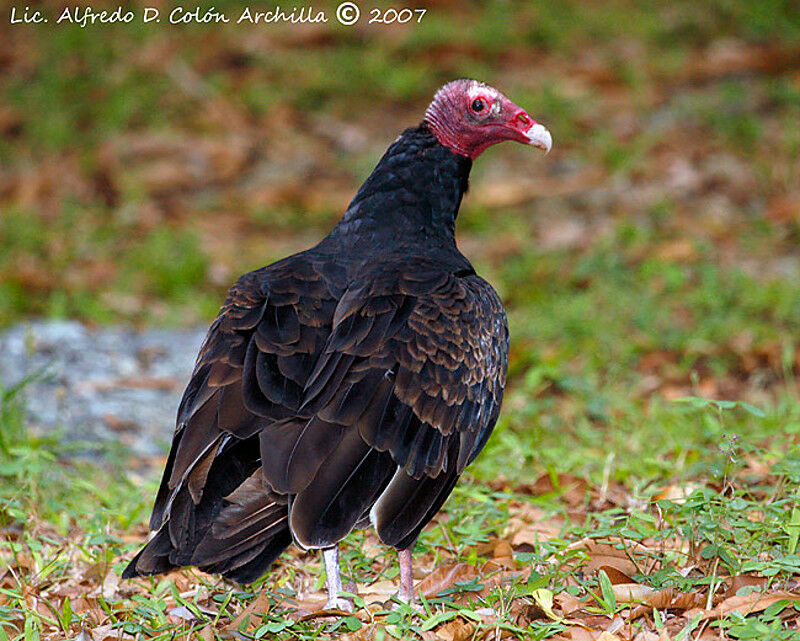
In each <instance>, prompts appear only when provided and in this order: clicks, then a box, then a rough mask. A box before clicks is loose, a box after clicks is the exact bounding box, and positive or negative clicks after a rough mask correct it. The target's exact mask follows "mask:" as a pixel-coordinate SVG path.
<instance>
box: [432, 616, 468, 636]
mask: <svg viewBox="0 0 800 641" xmlns="http://www.w3.org/2000/svg"><path fill="white" fill-rule="evenodd" d="M474 633H475V626H474V625H473V624H472V623H467V622H466V621H462V620H461V619H453V620H452V621H448V622H447V623H445V624H444V625H443V626H440V627H439V628H437V629H436V632H435V634H436V638H437V639H441V640H442V641H466V639H469V638H471V637H472V635H473V634H474Z"/></svg>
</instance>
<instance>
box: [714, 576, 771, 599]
mask: <svg viewBox="0 0 800 641" xmlns="http://www.w3.org/2000/svg"><path fill="white" fill-rule="evenodd" d="M767 583H769V579H767V578H766V577H763V576H750V575H748V574H737V575H736V576H734V577H731V579H730V585H729V586H728V589H727V590H726V591H725V594H723V595H722V599H723V600H724V599H727V598H729V597H733V596H736V593H737V592H738V591H739V590H741V589H742V588H744V587H747V586H754V587H759V588H763V587H765V586H766V585H767Z"/></svg>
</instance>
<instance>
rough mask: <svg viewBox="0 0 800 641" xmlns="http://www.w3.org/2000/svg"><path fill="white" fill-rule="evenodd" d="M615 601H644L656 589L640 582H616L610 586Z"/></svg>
mask: <svg viewBox="0 0 800 641" xmlns="http://www.w3.org/2000/svg"><path fill="white" fill-rule="evenodd" d="M611 590H612V591H613V592H614V598H615V599H616V600H617V603H637V602H639V601H646V600H647V599H648V598H650V597H652V596H653V595H654V594H656V593H657V590H655V589H654V588H651V587H650V586H648V585H642V584H640V583H616V584H613V585H612V586H611Z"/></svg>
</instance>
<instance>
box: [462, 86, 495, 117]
mask: <svg viewBox="0 0 800 641" xmlns="http://www.w3.org/2000/svg"><path fill="white" fill-rule="evenodd" d="M467 97H468V98H469V103H470V104H472V101H473V100H477V99H478V98H480V99H482V100H483V101H484V102H487V103H489V104H491V110H490V112H489V113H490V114H491V115H492V116H496V115H497V114H499V113H500V101H499V100H498V98H499V97H500V92H499V91H497V89H494V88H492V87H490V86H489V85H484V84H479V83H474V84H473V85H472V86H471V87H470V88H469V89H467Z"/></svg>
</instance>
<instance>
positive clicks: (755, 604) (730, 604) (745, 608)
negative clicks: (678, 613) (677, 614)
mask: <svg viewBox="0 0 800 641" xmlns="http://www.w3.org/2000/svg"><path fill="white" fill-rule="evenodd" d="M783 600H786V601H800V594H795V593H794V592H787V591H785V590H778V591H776V592H770V593H769V594H759V593H751V594H745V595H744V596H732V597H729V598H727V599H725V600H724V601H722V602H721V603H720V604H719V605H718V606H717V607H715V608H713V609H711V610H701V609H699V608H697V609H693V610H687V611H686V612H684V613H683V616H684V617H686V618H687V619H690V620H691V619H693V618H694V617H696V616H698V615H700V618H701V620H705V619H717V618H722V617H726V616H728V615H730V614H731V613H732V612H739V613H740V614H743V615H745V616H747V615H748V614H753V613H755V612H761V611H763V610H766V609H767V608H768V607H769V606H771V605H772V604H774V603H777V602H778V601H783Z"/></svg>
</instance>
